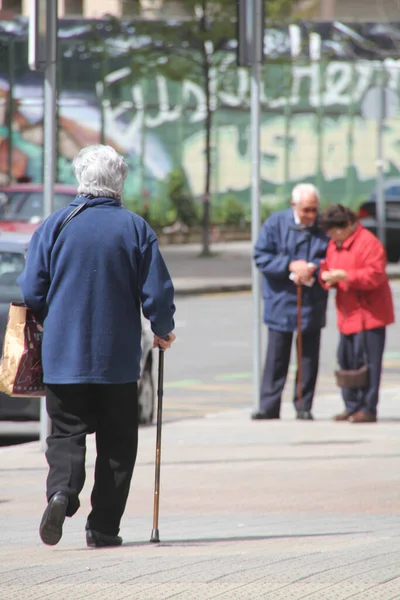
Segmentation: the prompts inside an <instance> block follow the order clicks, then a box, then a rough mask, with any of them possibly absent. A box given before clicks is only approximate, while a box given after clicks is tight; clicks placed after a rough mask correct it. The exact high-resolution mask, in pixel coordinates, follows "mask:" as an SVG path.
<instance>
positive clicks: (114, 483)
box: [46, 382, 139, 535]
mask: <svg viewBox="0 0 400 600" xmlns="http://www.w3.org/2000/svg"><path fill="white" fill-rule="evenodd" d="M46 405H47V412H48V414H49V417H50V418H51V421H52V425H53V429H52V434H51V435H50V436H49V438H48V439H47V444H48V449H47V452H46V458H47V462H48V464H49V474H48V478H47V500H50V498H51V497H52V496H53V495H54V494H55V493H56V492H58V491H61V492H65V493H66V494H67V495H68V496H69V504H68V509H67V516H69V517H72V516H73V515H74V514H75V513H76V511H77V510H78V508H79V505H80V504H79V494H80V492H81V491H82V488H83V485H84V483H85V477H86V471H85V458H86V436H87V434H88V433H94V432H95V433H96V449H97V456H96V465H95V474H94V486H93V490H92V495H91V503H92V511H91V513H90V514H89V516H88V519H87V525H86V528H87V529H95V530H96V531H99V532H101V533H106V534H109V535H117V534H118V532H119V527H120V521H121V518H122V515H123V513H124V510H125V505H126V501H127V499H128V494H129V488H130V483H131V479H132V474H133V468H134V466H135V461H136V454H137V445H138V427H139V410H138V388H137V383H136V382H133V383H125V384H115V385H97V384H76V385H73V384H71V385H47V386H46Z"/></svg>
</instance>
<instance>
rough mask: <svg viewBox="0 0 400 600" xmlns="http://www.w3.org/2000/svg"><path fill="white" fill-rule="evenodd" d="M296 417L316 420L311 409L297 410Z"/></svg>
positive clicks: (304, 419)
mask: <svg viewBox="0 0 400 600" xmlns="http://www.w3.org/2000/svg"><path fill="white" fill-rule="evenodd" d="M296 419H302V420H303V421H314V417H313V416H312V414H311V412H310V411H309V410H299V411H297V416H296Z"/></svg>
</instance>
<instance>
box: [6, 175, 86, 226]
mask: <svg viewBox="0 0 400 600" xmlns="http://www.w3.org/2000/svg"><path fill="white" fill-rule="evenodd" d="M75 197H76V187H75V186H73V185H63V184H59V183H57V184H56V185H55V186H54V199H53V202H54V206H53V210H58V209H59V208H62V207H63V206H67V205H68V204H70V203H71V202H72V201H73V200H74V198H75ZM43 198H44V192H43V185H37V184H34V183H18V184H15V185H9V186H7V187H2V188H0V231H19V232H23V233H33V232H34V231H35V229H36V228H37V226H38V225H39V223H41V221H43V218H44V200H43Z"/></svg>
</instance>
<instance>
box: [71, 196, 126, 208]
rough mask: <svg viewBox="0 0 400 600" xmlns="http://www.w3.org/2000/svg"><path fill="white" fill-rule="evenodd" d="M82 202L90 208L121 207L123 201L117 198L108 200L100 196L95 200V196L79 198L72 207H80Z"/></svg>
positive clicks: (72, 203)
mask: <svg viewBox="0 0 400 600" xmlns="http://www.w3.org/2000/svg"><path fill="white" fill-rule="evenodd" d="M82 202H87V203H88V204H87V205H88V206H100V205H101V206H121V201H120V200H117V199H116V198H107V197H103V196H99V197H96V198H94V197H93V196H77V197H76V198H75V200H74V201H73V202H71V206H79V204H82Z"/></svg>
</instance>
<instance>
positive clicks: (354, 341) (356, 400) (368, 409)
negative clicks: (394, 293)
mask: <svg viewBox="0 0 400 600" xmlns="http://www.w3.org/2000/svg"><path fill="white" fill-rule="evenodd" d="M385 340H386V327H378V328H376V329H369V330H367V331H364V332H360V333H354V334H352V335H344V334H343V333H341V334H340V342H339V348H338V362H339V366H340V368H341V369H345V370H346V369H359V368H360V367H361V366H362V365H363V364H364V349H365V350H366V354H367V360H368V366H369V373H368V379H369V381H368V387H367V388H365V389H350V388H342V396H343V400H344V403H345V405H346V412H348V413H349V414H353V413H355V412H358V411H363V412H365V413H367V414H370V415H374V416H376V412H377V406H378V401H379V386H380V382H381V374H382V361H383V352H384V350H385Z"/></svg>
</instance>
